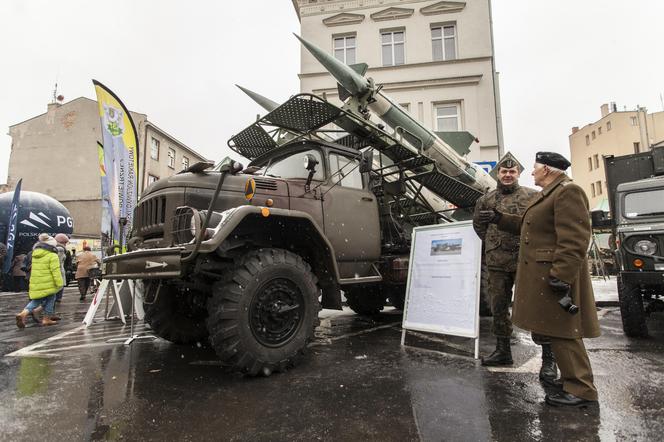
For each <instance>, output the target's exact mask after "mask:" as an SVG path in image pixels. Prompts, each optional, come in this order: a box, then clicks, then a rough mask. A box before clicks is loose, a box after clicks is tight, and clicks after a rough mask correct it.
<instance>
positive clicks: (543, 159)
mask: <svg viewBox="0 0 664 442" xmlns="http://www.w3.org/2000/svg"><path fill="white" fill-rule="evenodd" d="M535 162H536V163H540V164H545V165H547V166H551V167H555V168H556V169H560V170H565V169H567V168H568V167H569V166H571V165H572V163H570V162H569V161H568V160H567V158H565V157H564V156H562V155H560V154H559V153H556V152H537V153H536V154H535Z"/></svg>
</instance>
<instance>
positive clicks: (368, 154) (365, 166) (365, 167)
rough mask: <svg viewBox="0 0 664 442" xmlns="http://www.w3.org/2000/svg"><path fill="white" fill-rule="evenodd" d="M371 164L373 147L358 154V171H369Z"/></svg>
mask: <svg viewBox="0 0 664 442" xmlns="http://www.w3.org/2000/svg"><path fill="white" fill-rule="evenodd" d="M372 166H373V149H367V150H365V151H364V152H362V155H361V156H360V173H367V172H371V167H372Z"/></svg>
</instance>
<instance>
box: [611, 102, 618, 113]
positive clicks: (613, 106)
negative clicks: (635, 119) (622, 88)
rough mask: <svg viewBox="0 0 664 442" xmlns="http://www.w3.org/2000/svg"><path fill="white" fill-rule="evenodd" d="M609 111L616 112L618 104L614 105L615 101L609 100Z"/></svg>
mask: <svg viewBox="0 0 664 442" xmlns="http://www.w3.org/2000/svg"><path fill="white" fill-rule="evenodd" d="M611 112H618V106H616V102H615V101H612V102H611Z"/></svg>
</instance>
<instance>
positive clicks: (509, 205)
mask: <svg viewBox="0 0 664 442" xmlns="http://www.w3.org/2000/svg"><path fill="white" fill-rule="evenodd" d="M522 170H523V166H521V164H519V162H518V161H517V160H516V159H515V158H514V157H513V156H512V155H511V154H510V153H509V152H508V153H506V154H505V156H503V158H501V159H500V161H499V162H498V164H497V165H496V167H495V168H494V170H492V175H494V176H495V177H496V180H497V181H498V185H497V188H496V189H495V190H493V191H491V192H489V193H487V194H486V195H484V196H483V197H481V198H480V199H479V200H478V201H477V204H476V205H475V214H474V216H473V227H474V228H475V231H476V232H477V235H478V236H479V237H480V238H481V239H482V241H484V258H485V260H486V265H487V268H488V271H489V285H488V289H489V290H488V291H489V296H490V300H491V312H492V314H493V326H492V332H493V334H494V335H495V336H496V341H497V344H496V350H495V351H494V352H493V353H492V354H491V355H490V356H489V357H487V358H482V365H488V366H500V365H511V364H512V363H513V361H512V350H511V349H510V336H511V335H512V321H511V318H510V310H509V308H510V303H511V301H512V287H513V286H514V278H515V276H516V266H517V259H518V256H519V236H518V235H514V234H511V233H507V232H504V231H502V230H498V228H497V227H496V226H495V224H489V225H487V224H482V223H481V222H480V221H479V220H478V214H479V212H480V211H481V210H488V209H495V210H498V211H500V212H502V213H512V214H517V215H521V214H523V212H524V211H525V210H526V208H527V207H528V205H529V204H530V202H531V201H532V199H533V198H534V197H535V195H536V194H537V193H538V192H537V191H536V190H534V189H530V188H528V187H523V186H519V181H518V180H519V175H520V174H521V171H522ZM533 339H534V340H535V342H536V343H538V344H540V345H542V370H540V378H542V379H543V380H545V381H553V380H554V379H555V377H556V374H557V369H556V365H555V361H554V359H553V353H552V351H551V346H550V344H549V343H548V342H546V341H545V340H543V339H541V338H540V337H539V336H533Z"/></svg>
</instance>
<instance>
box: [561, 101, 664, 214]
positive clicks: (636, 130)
mask: <svg viewBox="0 0 664 442" xmlns="http://www.w3.org/2000/svg"><path fill="white" fill-rule="evenodd" d="M600 109H601V118H600V119H599V120H597V121H595V122H594V123H590V124H587V125H585V126H583V127H581V128H579V127H576V126H575V127H573V128H572V134H571V135H570V136H569V149H570V154H571V162H572V175H573V177H574V182H576V183H577V184H578V185H580V186H581V187H583V190H585V191H586V194H587V195H588V200H589V202H590V208H591V209H593V208H603V209H606V210H608V199H607V193H606V176H605V173H604V161H603V159H602V156H603V155H614V156H620V155H628V154H632V153H639V152H644V151H646V150H648V149H650V147H651V146H653V145H655V144H658V143H661V142H664V112H654V113H648V111H647V110H646V109H645V108H642V107H640V108H637V109H635V110H631V111H628V110H624V111H618V110H617V107H616V105H615V104H614V103H611V104H603V105H602V106H601V108H600Z"/></svg>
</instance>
